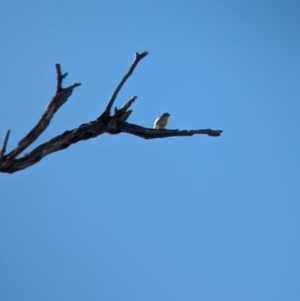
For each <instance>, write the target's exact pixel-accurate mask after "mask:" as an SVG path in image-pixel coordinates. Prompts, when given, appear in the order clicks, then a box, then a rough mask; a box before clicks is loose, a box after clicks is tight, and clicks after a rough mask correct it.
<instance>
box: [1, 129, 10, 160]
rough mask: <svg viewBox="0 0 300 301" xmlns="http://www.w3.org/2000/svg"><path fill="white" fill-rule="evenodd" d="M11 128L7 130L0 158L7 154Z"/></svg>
mask: <svg viewBox="0 0 300 301" xmlns="http://www.w3.org/2000/svg"><path fill="white" fill-rule="evenodd" d="M9 134H10V130H7V131H6V133H5V136H4V139H3V143H2V147H1V149H0V158H2V157H3V156H4V155H5V151H6V145H7V141H8V138H9Z"/></svg>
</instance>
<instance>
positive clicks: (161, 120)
mask: <svg viewBox="0 0 300 301" xmlns="http://www.w3.org/2000/svg"><path fill="white" fill-rule="evenodd" d="M169 116H170V114H169V113H163V114H162V115H160V116H158V117H157V118H156V119H155V121H154V125H153V128H154V129H156V130H162V129H164V128H165V126H166V125H167V122H168V118H169Z"/></svg>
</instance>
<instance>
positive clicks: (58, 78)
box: [55, 64, 68, 93]
mask: <svg viewBox="0 0 300 301" xmlns="http://www.w3.org/2000/svg"><path fill="white" fill-rule="evenodd" d="M55 69H56V93H58V92H59V91H60V90H61V89H62V86H61V85H62V81H63V79H64V78H65V77H66V76H67V75H68V73H64V74H61V69H60V64H55Z"/></svg>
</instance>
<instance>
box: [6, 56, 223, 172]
mask: <svg viewBox="0 0 300 301" xmlns="http://www.w3.org/2000/svg"><path fill="white" fill-rule="evenodd" d="M147 54H148V52H146V51H145V52H143V53H141V54H139V53H136V54H135V58H134V61H133V63H132V65H131V67H130V68H129V70H128V71H127V73H126V74H125V76H124V77H123V78H122V80H121V81H120V83H119V84H118V86H117V88H116V89H115V91H114V92H113V94H112V96H111V97H110V99H109V100H108V103H107V105H106V108H105V110H104V112H103V113H102V114H101V115H100V116H99V117H98V118H97V119H96V120H94V121H91V122H89V123H84V124H82V125H80V126H79V127H77V128H75V129H73V130H69V131H66V132H64V133H62V134H61V135H58V136H56V137H54V138H52V139H50V140H49V141H47V142H45V143H42V144H40V145H38V146H37V147H35V148H34V149H32V150H31V151H29V152H27V153H25V154H24V155H22V156H21V157H20V158H17V156H18V155H19V154H20V153H21V152H23V151H24V150H25V149H26V148H27V147H28V146H29V145H31V144H32V143H33V142H34V141H35V140H36V139H37V138H38V137H39V136H40V135H41V133H42V132H43V131H44V130H45V129H46V128H47V126H48V125H49V123H50V121H51V119H52V117H53V116H54V114H55V112H56V111H57V110H58V109H59V108H60V107H61V106H62V105H63V104H64V103H65V102H66V101H67V100H68V98H69V97H70V95H71V94H72V92H73V89H74V88H76V87H78V86H79V85H80V84H79V83H75V84H73V85H71V86H69V87H67V88H62V81H63V79H64V78H65V77H66V76H67V73H64V74H61V69H60V65H59V64H56V65H55V67H56V75H57V83H56V93H55V95H54V97H53V98H52V99H51V101H50V103H49V104H48V106H47V108H46V110H45V111H44V113H43V114H42V116H41V118H40V120H39V121H38V123H37V124H36V125H35V126H34V127H33V128H32V130H31V131H30V132H29V133H28V134H27V135H26V136H25V137H24V138H23V139H21V140H20V142H19V143H18V145H17V147H16V148H15V149H13V150H12V151H11V152H10V153H8V154H7V155H5V148H6V144H7V140H8V136H9V131H7V132H6V135H5V138H4V142H3V146H2V148H1V150H0V171H1V172H6V173H14V172H16V171H20V170H22V169H25V168H27V167H29V166H31V165H33V164H35V163H37V162H38V161H40V160H41V159H42V158H44V157H45V156H47V155H49V154H51V153H53V152H57V151H60V150H63V149H65V148H67V147H69V146H70V145H71V144H74V143H77V142H79V141H82V140H87V139H91V138H94V137H97V136H99V135H102V134H104V133H109V134H114V135H115V134H120V133H127V134H131V135H135V136H138V137H141V138H144V139H156V138H167V137H178V136H181V137H182V136H192V135H195V134H205V135H208V136H213V137H218V136H220V135H221V133H222V132H223V131H222V130H211V129H202V130H168V129H163V130H156V129H151V128H145V127H142V126H138V125H135V124H130V123H127V122H126V120H127V119H128V117H129V115H130V114H131V112H132V110H128V109H129V107H130V106H131V105H132V103H133V102H134V101H135V100H136V98H137V97H136V96H133V97H131V98H130V99H129V100H128V101H127V102H126V103H125V104H124V106H123V107H122V108H121V109H117V108H115V109H114V114H113V115H111V113H110V111H111V108H112V105H113V103H114V101H115V99H116V97H117V94H118V92H119V91H120V89H121V88H122V86H123V84H124V83H125V81H126V80H127V79H128V77H129V76H130V75H131V74H132V72H133V70H134V68H135V67H136V65H137V64H138V62H139V61H140V60H141V59H142V58H144V57H145V56H146V55H147Z"/></svg>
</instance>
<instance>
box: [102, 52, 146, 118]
mask: <svg viewBox="0 0 300 301" xmlns="http://www.w3.org/2000/svg"><path fill="white" fill-rule="evenodd" d="M147 54H148V52H147V51H144V52H142V53H138V52H136V53H135V56H134V60H133V63H132V64H131V66H130V68H129V70H128V71H127V73H126V74H125V75H124V77H123V78H122V79H121V81H120V83H119V84H118V85H117V87H116V89H115V91H114V92H113V94H112V95H111V97H110V99H109V101H108V103H107V105H106V108H105V110H104V112H103V114H105V115H107V116H109V115H110V110H111V108H112V105H113V103H114V101H115V99H116V97H117V95H118V93H119V91H120V90H121V88H122V86H123V85H124V83H125V82H126V80H127V79H128V77H129V76H130V75H131V74H132V72H133V70H134V68H135V67H136V66H137V64H138V63H139V61H140V60H141V59H142V58H144V57H145V56H146V55H147Z"/></svg>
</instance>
